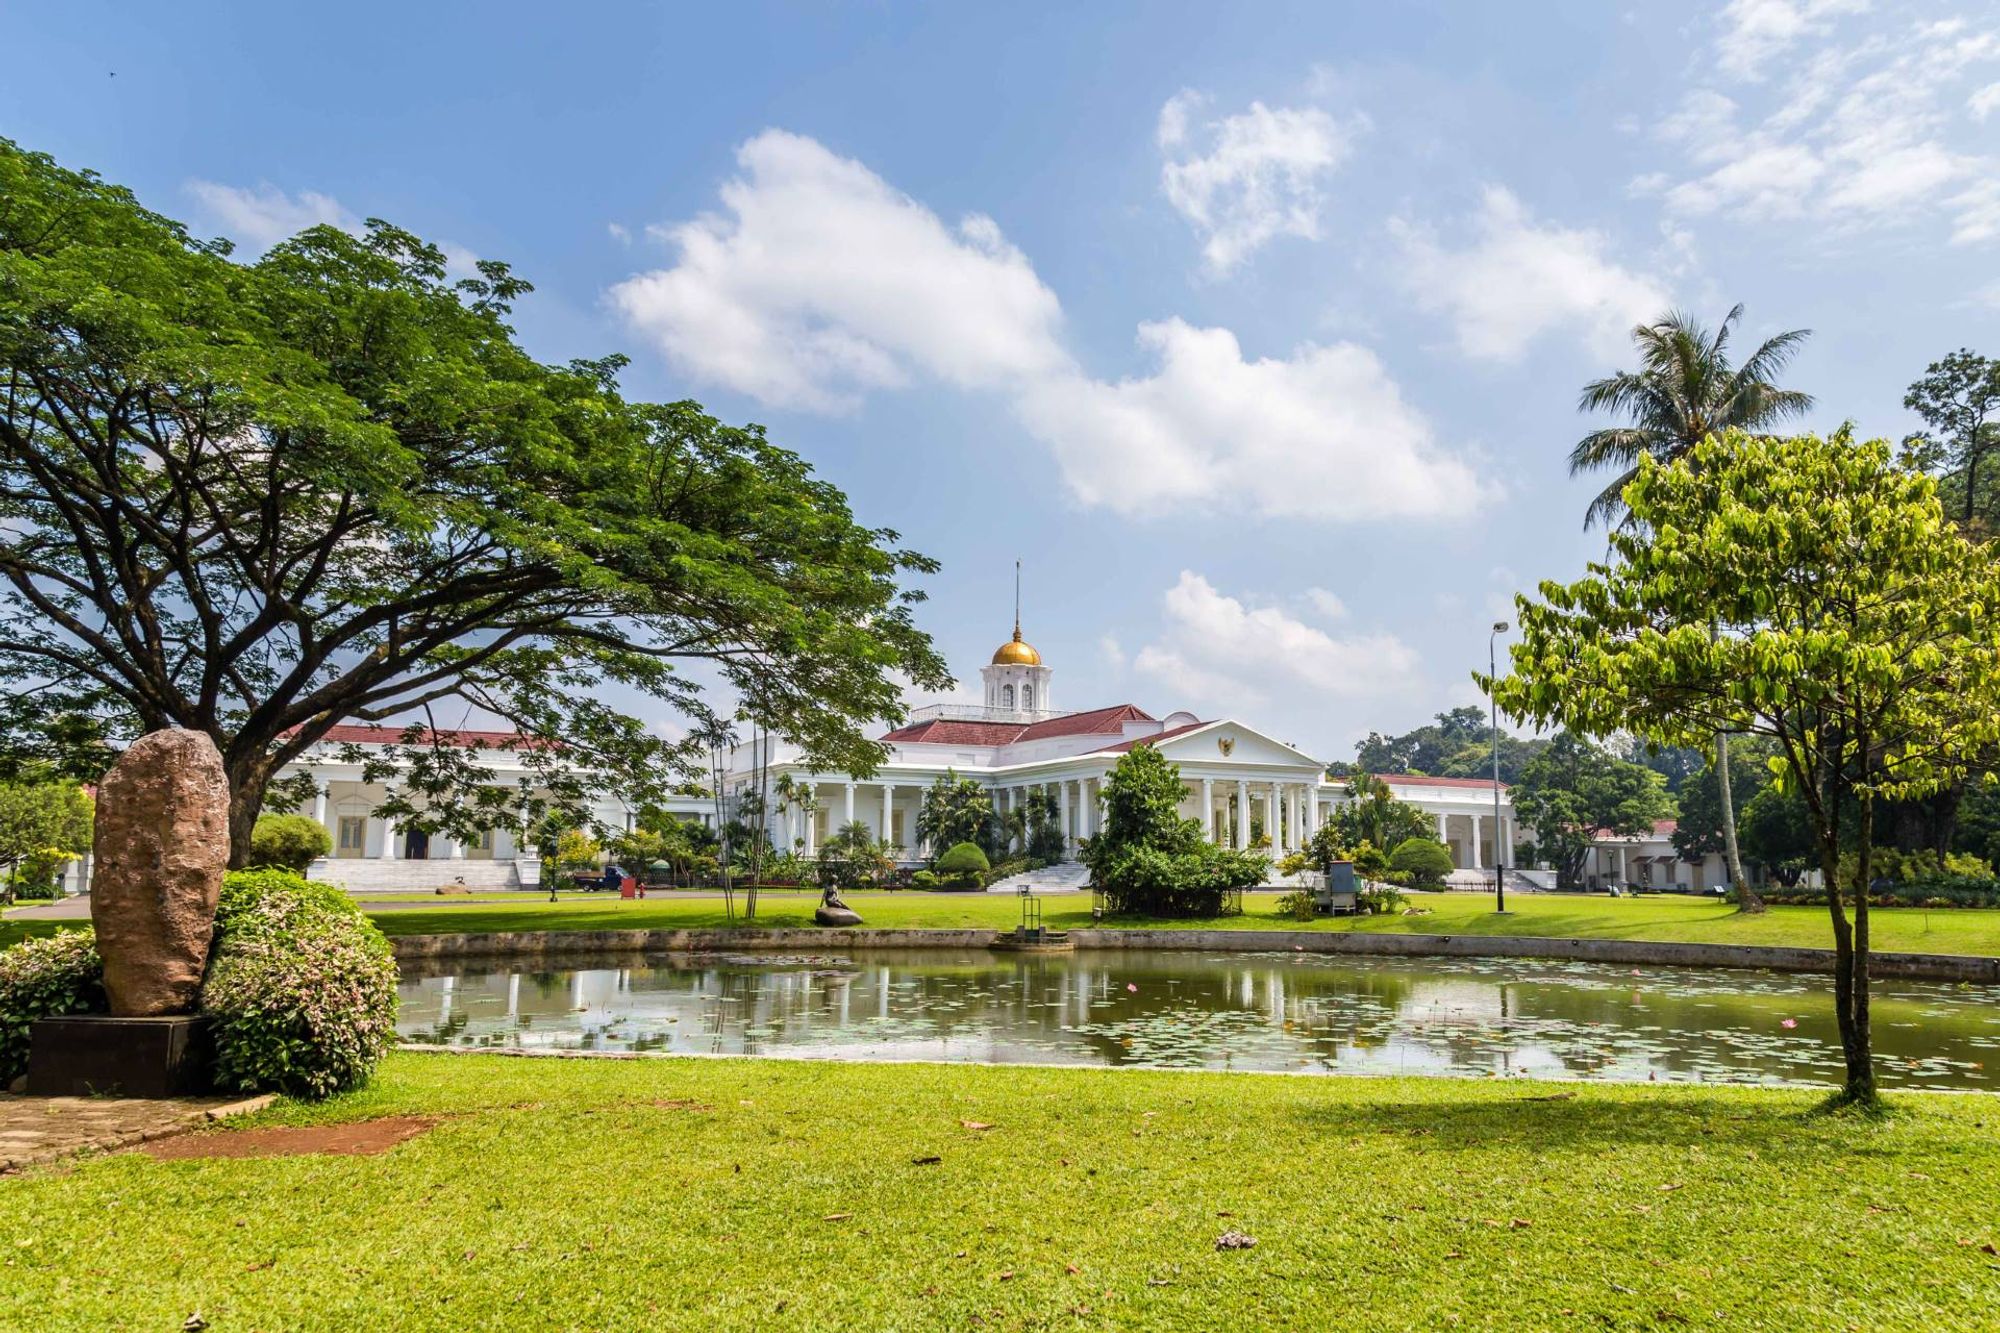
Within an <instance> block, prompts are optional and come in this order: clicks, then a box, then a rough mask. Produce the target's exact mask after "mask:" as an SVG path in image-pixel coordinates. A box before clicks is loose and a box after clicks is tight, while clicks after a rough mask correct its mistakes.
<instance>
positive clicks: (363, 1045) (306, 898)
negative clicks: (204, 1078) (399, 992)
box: [201, 869, 397, 1098]
mask: <svg viewBox="0 0 2000 1333" xmlns="http://www.w3.org/2000/svg"><path fill="white" fill-rule="evenodd" d="M216 927H217V940H216V945H215V949H214V952H213V953H212V955H211V957H210V962H209V970H208V979H207V980H206V981H205V982H204V983H203V985H202V991H201V1008H202V1012H203V1013H205V1014H207V1015H208V1016H209V1018H210V1019H211V1020H212V1021H213V1024H214V1033H215V1076H216V1083H217V1085H218V1086H220V1087H223V1088H231V1089H241V1090H244V1091H271V1092H282V1093H286V1094H288V1095H290V1096H294V1097H308V1098H321V1097H328V1096H331V1095H333V1094H334V1093H336V1092H341V1091H344V1090H346V1089H348V1088H352V1087H356V1086H358V1085H359V1084H361V1083H362V1082H363V1081H365V1080H366V1079H367V1077H368V1073H369V1071H370V1070H371V1069H373V1068H374V1066H375V1063H376V1062H377V1061H378V1060H380V1059H381V1058H382V1055H383V1054H384V1053H385V1052H386V1051H387V1050H388V1049H389V1046H390V1045H391V1043H392V1042H393V1041H394V1040H395V1024H396V981H397V974H396V964H395V960H394V959H393V958H392V957H391V955H390V952H389V944H388V941H387V940H385V939H383V938H382V933H381V932H380V931H379V930H377V929H376V928H375V926H374V924H373V923H372V922H370V921H369V920H368V918H367V917H365V916H363V915H362V913H361V911H360V909H359V908H357V907H356V906H355V905H354V904H353V903H352V902H351V901H350V900H349V899H348V898H347V896H346V895H345V894H344V893H342V892H341V891H340V890H338V889H336V888H333V887H332V886H331V885H326V884H315V883H312V882H310V881H308V880H306V879H303V878H301V877H300V876H298V875H296V874H293V873H292V872H290V871H284V870H274V869H264V870H246V871H236V872H233V873H231V874H230V875H229V876H227V878H226V879H225V880H224V881H223V890H222V901H221V905H220V907H219V909H218V911H217V913H216Z"/></svg>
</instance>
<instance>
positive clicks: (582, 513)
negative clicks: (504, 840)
mask: <svg viewBox="0 0 2000 1333" xmlns="http://www.w3.org/2000/svg"><path fill="white" fill-rule="evenodd" d="M226 250H227V247H226V246H225V245H224V244H222V243H208V242H202V241H198V240H196V239H194V238H192V237H190V236H189V235H188V233H187V232H186V231H185V230H184V229H183V228H182V227H181V226H180V225H179V224H177V223H175V222H172V221H170V220H169V219H167V218H165V217H162V216H159V215H158V214H155V213H152V212H149V211H147V210H146V209H144V208H142V207H141V206H140V205H139V204H138V203H137V201H135V200H134V198H133V197H132V196H131V195H130V194H129V193H128V192H126V191H125V190H123V189H120V188H118V187H116V186H113V185H110V184H107V183H105V182H104V181H102V180H100V179H98V178H97V177H95V176H93V175H91V174H89V173H79V172H74V171H68V170H65V169H63V168H61V167H60V166H58V165H57V164H56V163H55V162H53V161H52V160H50V159H49V158H47V157H45V156H41V155H38V154H32V153H27V152H24V151H21V150H20V149H18V148H16V147H15V146H14V145H12V144H10V143H5V142H4V141H0V684H4V685H5V687H6V688H5V693H6V694H7V695H8V696H10V703H9V707H8V708H6V709H4V710H0V726H5V727H9V728H10V729H11V731H10V734H7V735H0V750H4V749H6V748H9V746H18V747H20V748H23V749H33V748H35V747H37V746H40V747H44V748H47V747H49V746H50V745H51V744H52V742H50V740H49V738H48V736H47V735H46V733H45V729H44V728H43V727H42V725H41V724H42V723H43V721H45V720H47V719H62V720H65V724H66V725H67V726H68V727H69V730H70V733H71V739H72V742H73V741H74V739H75V736H76V735H78V734H81V735H82V736H84V737H85V738H86V739H87V738H88V737H89V736H91V735H99V736H102V737H103V738H105V739H106V740H108V741H110V742H113V743H116V742H119V741H122V740H124V739H127V738H129V737H131V736H132V735H135V734H137V733H140V732H144V731H148V730H153V729H157V728H162V727H169V726H180V727H191V728H194V729H197V730H200V731H204V732H207V733H208V734H209V735H210V736H212V737H213V738H214V739H215V742H216V744H217V746H218V747H219V748H220V750H221V752H222V755H223V762H224V767H225V769H226V770H227V772H228V775H229V781H230V786H231V794H232V810H231V829H232V835H233V837H234V840H235V851H236V853H237V855H238V856H239V857H240V856H241V855H243V854H244V853H245V852H246V850H247V847H248V843H249V833H250V829H251V826H252V824H253V822H254V820H255V817H256V814H257V811H258V809H259V807H260V805H261V803H262V799H263V795H264V790H265V787H266V785H267V784H268V783H269V782H270V780H271V777H272V774H273V773H275V772H276V770H277V769H278V768H279V767H280V766H281V765H283V764H284V763H285V762H286V761H287V760H289V759H291V758H293V757H295V756H297V755H298V754H299V753H300V752H302V751H303V750H304V749H305V748H306V747H307V746H309V745H311V744H313V743H314V742H316V741H318V740H319V739H321V738H322V737H323V736H325V735H326V733H327V730H328V728H330V727H331V726H332V725H333V724H335V723H336V722H339V721H342V720H344V719H360V720H391V721H408V720H422V721H436V720H438V719H440V718H442V719H443V720H444V721H445V722H455V721H456V720H457V719H458V718H460V717H463V716H466V715H467V714H468V712H470V711H472V710H478V711H480V712H483V713H486V714H491V715H497V716H499V717H501V718H505V719H507V720H508V721H510V722H511V723H513V724H514V725H515V726H517V727H519V728H520V729H521V730H523V731H525V732H527V733H529V734H530V735H531V736H534V737H539V738H544V739H546V740H548V741H550V742H559V745H557V744H549V745H545V746H539V747H533V748H532V749H531V754H532V755H533V756H535V757H536V758H537V759H538V760H540V761H541V762H543V763H544V765H545V767H546V768H547V770H548V771H550V772H554V771H555V770H556V769H558V768H560V769H563V770H565V771H572V772H574V771H585V772H589V773H593V774H604V775H605V778H604V780H605V781H606V782H609V781H615V782H616V783H617V784H618V785H619V787H620V788H621V789H622V790H625V791H627V792H630V793H633V794H636V795H638V796H640V797H642V798H644V797H647V796H649V795H652V794H656V793H654V792H653V791H652V788H654V787H656V786H657V787H661V788H664V787H666V786H669V785H672V784H673V783H675V782H677V781H680V780H684V779H685V778H686V777H688V776H691V775H692V773H693V771H694V770H695V769H696V768H697V767H698V764H699V753H700V750H701V743H700V742H698V741H694V740H690V741H687V742H684V743H680V744H675V743H670V742H668V741H665V740H662V739H659V737H658V736H657V735H656V734H655V733H654V732H653V731H652V730H651V729H649V727H648V726H647V725H646V724H645V723H644V722H642V721H641V720H640V719H639V718H638V717H636V716H633V715H631V713H629V712H628V711H625V709H622V708H620V707H618V706H615V705H614V704H613V703H612V702H610V701H609V700H611V699H615V698H623V699H627V700H629V699H632V698H633V697H635V696H649V697H650V698H651V700H653V701H656V702H657V703H660V704H664V705H666V707H667V708H668V709H670V710H674V711H678V712H679V713H681V714H683V715H686V716H687V717H689V718H690V719H692V720H693V721H694V722H695V723H696V727H695V731H696V734H704V731H705V726H704V724H705V723H706V722H707V721H708V720H710V718H711V713H712V710H711V708H710V705H709V703H708V699H709V697H710V696H709V695H707V694H705V693H704V691H703V689H702V687H701V686H700V685H699V684H698V683H697V680H696V676H703V677H706V678H708V679H711V680H720V681H721V682H722V683H723V684H724V685H725V686H726V687H729V688H730V689H731V690H732V692H733V693H735V694H736V695H737V696H739V697H740V698H742V699H745V700H750V701H753V705H752V711H753V712H754V714H755V716H754V717H753V718H752V719H751V720H752V721H754V722H755V723H756V724H757V725H758V726H760V727H763V728H768V729H769V730H772V731H775V732H778V733H780V734H783V735H785V736H788V737H789V738H791V739H792V740H794V741H795V742H797V743H798V744H800V745H801V746H802V747H804V749H805V750H806V751H807V754H808V757H809V760H810V761H811V762H813V763H815V764H816V765H819V766H825V767H834V768H841V769H847V770H850V771H854V772H866V771H868V770H869V769H871V768H872V766H873V765H874V764H875V763H876V762H878V761H879V759H880V757H881V753H882V752H881V749H880V746H879V745H878V744H877V743H875V742H873V741H871V740H869V739H867V738H866V736H865V734H864V732H863V731H862V725H863V724H864V723H866V722H868V721H870V720H872V719H879V718H885V717H891V718H892V717H895V716H898V715H899V704H898V698H899V694H900V685H899V681H898V679H897V676H898V674H899V673H900V675H902V676H903V677H906V678H908V679H909V680H911V681H914V682H916V683H917V684H918V685H919V686H923V687H930V688H939V687H942V686H943V685H944V684H945V683H946V681H947V679H948V673H947V672H946V670H945V667H944V664H943V662H942V660H941V659H940V658H939V656H938V655H937V654H936V653H935V651H934V650H933V649H932V647H931V644H930V642H929V640H928V639H927V637H926V636H925V635H924V634H923V633H921V632H920V631H919V630H918V629H917V627H916V626H915V624H914V622H913V619H912V603H913V602H914V600H915V598H916V594H915V593H913V592H910V591H907V590H906V589H905V587H904V582H905V579H906V576H908V575H910V574H912V573H915V572H923V571H928V570H930V569H931V568H933V565H932V563H931V562H930V561H929V560H927V559H925V558H924V557H922V556H920V555H917V554H914V553H912V552H909V551H907V550H904V549H902V548H901V547H900V546H899V545H898V543H897V539H896V534H894V533H893V532H889V531H886V530H883V529H876V528H869V527H865V526H863V525H861V524H859V523H857V522H856V521H855V519H854V517H853V515H852V514H851V513H850V511H849V508H848V504H847V501H846V499H845V497H844V496H843V495H842V494H841V493H840V491H839V490H837V489H836V488H835V487H833V486H832V485H830V484H829V483H827V482H826V481H823V480H821V479H819V478H817V477H815V476H814V475H813V474H812V472H811V470H810V469H809V468H808V467H807V466H806V464H805V463H804V462H803V461H801V460H800V459H799V458H798V457H797V456H796V455H794V454H792V453H790V452H787V451H786V450H784V449H782V448H779V447H777V446H776V445H774V444H772V443H770V441H769V440H767V439H766V438H765V436H764V433H763V431H762V430H761V429H759V428H757V427H754V426H753V427H734V426H729V425H725V424H724V423H722V422H720V421H717V420H716V419H715V418H713V417H711V416H709V415H707V414H706V413H704V412H702V411H701V410H700V408H699V407H697V406H696V405H695V404H693V403H685V402H683V403H669V404H655V403H642V402H633V401H629V400H627V399H626V398H625V397H623V396H622V395H621V393H620V392H619V389H618V386H617V383H616V376H617V374H618V372H619V370H620V368H621V365H622V363H621V361H620V360H619V359H618V358H615V357H614V358H607V359H604V360H599V361H578V362H573V363H571V364H569V365H564V366H552V365H545V364H542V363H540V362H537V361H535V360H534V359H532V358H531V357H529V356H528V355H527V354H526V353H525V352H523V351H522V350H521V348H520V347H519V345H518V344H517V343H516V342H515V340H514V336H513V332H512V330H511V328H510V327H509V325H508V323H507V319H508V314H509V307H510V303H511V302H512V301H513V300H514V299H515V298H517V297H518V296H520V295H521V294H522V293H523V292H525V291H527V290H528V288H527V285H526V284H525V283H523V282H521V281H520V280H519V279H518V278H516V277H515V276H514V275H513V274H512V273H511V272H510V271H509V270H508V269H507V268H506V266H505V265H502V264H498V263H492V262H482V263H481V264H480V265H479V273H480V276H479V277H477V278H472V279H463V280H460V281H457V282H453V281H451V280H449V279H448V278H447V277H446V274H445V267H444V261H443V257H442V255H441V254H440V252H439V251H438V250H437V249H436V247H434V246H431V245H429V244H426V243H425V242H423V241H421V240H420V239H418V238H417V237H415V236H412V235H410V234H409V233H407V232H405V231H402V230H399V229H397V228H395V227H392V226H389V225H387V224H384V223H380V222H375V223H371V224H370V225H369V227H368V229H367V233H366V234H365V235H362V236H352V235H349V234H346V233H344V232H341V231H338V230H335V229H333V228H330V227H316V228H312V229H310V230H308V231H306V232H303V233H301V234H300V235H299V236H297V237H295V238H293V239H292V240H291V241H288V242H286V243H284V244H282V245H279V246H277V247H275V248H274V249H272V250H271V251H270V252H269V253H268V254H266V255H265V256H264V257H263V258H262V259H260V260H259V261H258V262H256V263H255V264H250V265H243V264H237V263H234V262H231V261H230V260H229V259H228V257H227V254H226ZM697 663H698V664H701V665H702V667H703V670H702V671H700V672H697V673H694V674H689V673H688V672H687V671H686V670H685V668H686V667H687V666H688V665H689V664H697ZM427 795H429V796H430V797H431V798H432V799H434V800H437V801H440V802H442V803H443V804H444V805H447V806H448V805H449V804H450V803H449V802H448V801H444V800H443V798H442V797H441V796H440V795H439V794H437V793H428V794H427ZM488 813H489V814H490V813H491V812H488ZM501 813H502V814H504V813H505V812H501ZM440 822H444V821H442V820H441V821H440Z"/></svg>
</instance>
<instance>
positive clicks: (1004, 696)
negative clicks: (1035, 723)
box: [1000, 685, 1014, 708]
mask: <svg viewBox="0 0 2000 1333" xmlns="http://www.w3.org/2000/svg"><path fill="white" fill-rule="evenodd" d="M1000 706H1001V707H1002V708H1012V707H1013V706H1014V687H1013V686H1012V685H1002V686H1001V687H1000Z"/></svg>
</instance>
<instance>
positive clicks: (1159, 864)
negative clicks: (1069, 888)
mask: <svg viewBox="0 0 2000 1333" xmlns="http://www.w3.org/2000/svg"><path fill="white" fill-rule="evenodd" d="M1186 799H1187V785H1186V784H1185V783H1183V782H1182V781H1181V770H1180V766H1179V765H1177V764H1175V763H1174V762H1173V761H1172V760H1170V759H1168V758H1167V757H1166V756H1165V755H1163V754H1161V753H1160V752H1159V750H1158V749H1157V748H1156V747H1154V746H1151V745H1135V746H1133V747H1132V748H1131V749H1130V750H1128V751H1126V752H1125V754H1124V755H1122V756H1121V757H1120V758H1119V760H1118V762H1117V764H1115V765H1114V766H1113V767H1112V769H1111V772H1110V774H1109V775H1108V776H1107V777H1106V778H1105V779H1104V790H1103V801H1104V825H1103V827H1102V828H1101V829H1100V830H1099V831H1098V834H1097V836H1096V837H1094V838H1091V839H1090V840H1089V841H1088V842H1087V843H1086V844H1085V845H1084V849H1083V861H1084V864H1085V865H1087V866H1089V867H1090V880H1091V883H1092V885H1094V886H1095V887H1096V888H1097V889H1098V891H1099V892H1101V893H1103V894H1104V897H1105V902H1106V904H1107V905H1108V906H1109V908H1110V910H1111V911H1112V912H1114V913H1144V914H1146V915H1148V916H1167V917H1211V916H1218V915H1220V914H1222V913H1223V912H1225V911H1227V910H1228V909H1229V902H1230V893H1231V891H1232V890H1236V889H1245V888H1249V887H1252V886H1253V885H1257V884H1261V883H1263V882H1264V877H1265V876H1266V875H1267V874H1268V873H1269V871H1270V869H1271V862H1270V860H1269V858H1267V857H1264V856H1260V855H1258V854H1256V853H1254V852H1238V851H1234V850H1231V849H1230V848H1227V847H1218V846H1217V845H1216V844H1214V843H1212V842H1210V841H1208V839H1207V838H1205V837H1203V836H1202V829H1201V821H1200V820H1198V819H1191V818H1188V817H1186V816H1183V815H1182V814H1181V803H1182V802H1183V801H1185V800H1186Z"/></svg>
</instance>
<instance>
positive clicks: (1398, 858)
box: [1389, 838, 1455, 888]
mask: <svg viewBox="0 0 2000 1333" xmlns="http://www.w3.org/2000/svg"><path fill="white" fill-rule="evenodd" d="M1389 868H1390V869H1391V870H1399V871H1401V872H1402V873H1403V874H1405V875H1408V876H1409V877H1410V883H1412V884H1414V885H1416V886H1417V887H1419V888H1435V887H1437V886H1439V885H1442V884H1443V883H1444V882H1445V879H1446V878H1447V877H1448V876H1450V874H1451V872H1452V871H1453V869H1455V867H1454V866H1453V865H1452V863H1451V851H1450V850H1449V849H1448V848H1447V847H1446V846H1445V845H1444V844H1443V843H1441V842H1439V841H1438V840H1437V839H1436V838H1406V839H1404V840H1403V841H1402V842H1401V843H1399V844H1398V845H1397V847H1396V850H1395V851H1393V852H1391V853H1390V854H1389Z"/></svg>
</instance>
